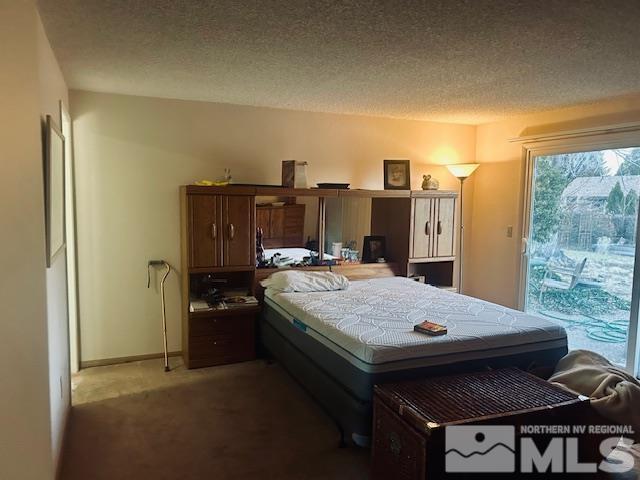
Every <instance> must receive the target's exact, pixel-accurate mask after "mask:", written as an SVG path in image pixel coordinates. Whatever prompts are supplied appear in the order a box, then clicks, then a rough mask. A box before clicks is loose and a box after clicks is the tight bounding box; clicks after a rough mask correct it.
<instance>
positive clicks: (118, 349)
mask: <svg viewBox="0 0 640 480" xmlns="http://www.w3.org/2000/svg"><path fill="white" fill-rule="evenodd" d="M71 108H72V112H71V113H72V117H73V119H74V145H75V161H76V174H77V201H78V248H79V257H78V260H79V268H80V277H79V281H80V332H81V342H82V344H81V351H82V360H83V361H89V360H96V359H106V358H113V357H123V356H131V355H141V354H150V353H157V352H160V351H161V349H162V337H161V330H160V325H161V323H160V311H159V309H160V301H159V297H158V291H157V289H156V288H152V289H150V290H147V288H146V264H147V261H148V260H149V259H152V258H164V259H167V260H168V261H169V262H171V263H172V264H173V265H174V266H179V208H178V186H179V185H181V184H187V183H191V182H193V181H194V180H198V179H202V178H209V179H215V178H218V177H221V176H222V174H223V169H224V167H231V170H232V175H233V178H234V181H236V182H238V183H267V184H279V183H280V162H281V160H284V159H297V160H306V161H308V162H309V167H308V178H309V183H310V184H311V185H313V184H315V183H316V182H321V181H340V182H351V183H352V185H353V186H354V187H359V188H382V160H383V159H385V158H408V159H411V162H412V179H413V187H414V188H420V183H421V180H422V177H421V175H422V174H423V173H432V174H433V175H434V176H435V177H437V178H439V179H440V180H441V186H442V188H445V189H447V188H451V189H455V188H457V182H456V180H455V179H454V178H453V177H451V176H450V175H449V174H448V173H447V172H446V170H445V169H444V168H443V167H438V166H433V165H432V164H445V163H451V162H455V161H473V159H474V156H475V127H472V126H461V125H450V124H437V123H428V122H417V121H404V120H391V119H380V118H367V117H359V116H347V115H330V114H318V113H305V112H294V111H287V110H276V109H267V108H253V107H241V106H231V105H221V104H212V103H203V102H188V101H177V100H166V99H154V98H144V97H132V96H121V95H109V94H96V93H89V92H80V91H72V92H71ZM179 274H181V272H178V275H179ZM167 287H168V292H167V302H168V303H167V305H168V309H167V313H168V322H169V348H170V350H179V349H180V327H179V281H178V276H177V275H173V276H172V277H170V278H169V279H168V281H167Z"/></svg>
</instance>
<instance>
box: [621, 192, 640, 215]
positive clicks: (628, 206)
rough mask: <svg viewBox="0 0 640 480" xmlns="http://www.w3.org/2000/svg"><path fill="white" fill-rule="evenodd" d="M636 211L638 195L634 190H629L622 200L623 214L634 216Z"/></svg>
mask: <svg viewBox="0 0 640 480" xmlns="http://www.w3.org/2000/svg"><path fill="white" fill-rule="evenodd" d="M637 211H638V194H637V193H636V191H635V190H634V189H631V190H629V193H627V196H626V197H625V199H624V214H625V215H634V216H635V214H636V212H637Z"/></svg>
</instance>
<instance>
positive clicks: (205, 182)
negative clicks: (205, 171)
mask: <svg viewBox="0 0 640 480" xmlns="http://www.w3.org/2000/svg"><path fill="white" fill-rule="evenodd" d="M195 183H196V185H198V186H200V187H226V186H227V185H229V181H228V180H218V181H216V182H212V181H211V180H198V181H197V182H195Z"/></svg>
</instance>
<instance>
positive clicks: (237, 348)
mask: <svg viewBox="0 0 640 480" xmlns="http://www.w3.org/2000/svg"><path fill="white" fill-rule="evenodd" d="M219 191H220V190H215V189H211V190H207V189H202V188H197V187H193V186H187V187H182V188H181V190H180V198H181V217H182V221H181V236H182V238H181V240H182V242H181V243H182V255H181V256H182V292H183V294H182V299H183V301H182V354H183V358H184V363H185V365H186V366H187V368H197V367H206V366H211V365H220V364H225V363H233V362H241V361H245V360H251V359H253V358H255V355H256V339H255V323H256V318H257V315H258V313H259V310H260V309H259V307H258V306H252V307H239V308H235V309H229V310H209V311H203V312H190V309H189V305H190V296H191V295H190V293H191V292H192V288H193V287H192V284H193V283H194V281H195V280H196V279H197V278H202V277H203V276H206V277H207V278H208V280H209V281H211V282H212V284H214V285H220V289H224V288H230V289H233V290H236V291H237V290H242V289H244V290H245V291H246V293H249V292H250V291H251V290H252V288H253V282H254V274H255V251H256V243H255V196H254V195H252V194H247V193H246V192H244V190H243V189H242V188H234V189H229V190H227V191H228V192H229V193H226V192H227V191H224V190H223V191H224V192H225V193H224V194H221V193H218V192H219ZM250 193H251V192H250ZM215 282H219V283H215ZM216 288H217V287H216Z"/></svg>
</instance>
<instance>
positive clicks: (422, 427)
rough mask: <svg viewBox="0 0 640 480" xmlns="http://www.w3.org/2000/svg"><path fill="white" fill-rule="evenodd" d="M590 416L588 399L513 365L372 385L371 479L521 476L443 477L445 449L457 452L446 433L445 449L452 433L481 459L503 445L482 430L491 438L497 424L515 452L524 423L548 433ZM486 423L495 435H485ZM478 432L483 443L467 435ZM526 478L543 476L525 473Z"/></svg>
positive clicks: (538, 437) (517, 475) (505, 475)
mask: <svg viewBox="0 0 640 480" xmlns="http://www.w3.org/2000/svg"><path fill="white" fill-rule="evenodd" d="M591 413H592V412H591V407H590V404H589V401H588V399H587V398H585V397H578V396H576V395H574V394H571V393H569V392H566V391H564V390H562V389H560V388H557V387H555V386H553V385H551V384H550V383H548V382H546V381H544V380H542V379H540V378H538V377H535V376H533V375H530V374H528V373H525V372H523V371H521V370H518V369H515V368H513V369H502V370H495V371H486V372H479V373H468V374H461V375H453V376H447V377H437V378H429V379H424V380H418V381H411V382H402V383H396V384H385V385H377V386H376V387H375V395H374V425H373V444H372V478H373V479H374V480H376V479H380V480H382V479H391V478H393V479H397V480H414V479H428V480H433V479H438V478H446V479H454V478H521V477H522V474H521V473H515V474H512V475H509V474H508V473H504V472H502V473H486V474H482V473H477V472H474V473H460V472H458V473H451V472H450V471H449V473H445V472H447V470H448V468H450V465H451V464H446V460H445V458H446V455H447V452H449V453H450V454H452V455H455V454H456V452H455V451H454V450H455V449H453V448H452V445H451V441H452V439H454V437H451V436H450V438H449V441H450V444H449V445H447V444H446V443H447V439H446V435H447V434H449V435H453V433H451V432H454V433H457V435H458V438H460V437H459V435H460V434H462V435H463V437H462V438H463V440H462V442H463V443H465V442H467V440H468V441H470V442H474V441H476V443H477V445H478V447H477V448H476V450H475V452H476V453H477V454H478V455H480V454H485V453H487V451H490V449H491V450H492V449H494V448H497V449H500V448H503V447H504V445H502V446H501V445H499V443H500V442H496V443H494V444H493V445H492V444H491V442H493V441H495V439H491V438H487V439H485V438H484V434H483V433H482V431H485V432H489V433H487V435H489V434H492V432H495V427H500V426H503V427H505V426H506V427H507V431H513V432H514V437H515V440H514V442H513V445H508V448H509V449H510V450H516V449H517V447H515V445H516V443H518V442H519V439H520V438H521V437H522V434H523V432H525V429H526V428H529V427H530V426H541V428H545V427H542V426H545V425H546V426H548V427H547V429H553V428H555V426H556V425H560V426H572V425H580V424H584V423H588V421H589V419H590V418H591ZM460 426H472V428H470V429H466V430H465V429H459V428H458V429H457V430H456V429H451V430H448V427H460ZM489 426H491V428H493V430H491V429H489V430H487V427H489ZM476 427H477V428H476ZM510 427H512V428H510ZM477 429H479V430H480V432H478V433H480V434H481V435H482V438H480V437H476V438H472V435H477V433H474V430H477ZM504 430H505V429H504V428H502V429H498V431H504ZM465 432H470V433H469V438H468V439H466V438H464V435H465V434H466V433H465ZM551 437H552V435H536V436H535V441H536V442H537V443H538V444H540V445H544V444H545V442H548V441H549V439H550V438H551ZM478 439H480V440H482V441H478ZM485 440H486V442H485ZM483 442H485V443H483ZM466 445H468V442H467V443H465V446H466ZM485 447H487V448H485ZM585 448H586V449H588V450H589V451H588V453H587V452H586V451H585V449H583V452H582V453H583V458H585V455H586V456H587V457H589V458H593V455H594V451H593V448H594V447H593V445H589V446H588V447H585ZM460 449H461V450H463V451H462V452H460V453H461V454H462V455H463V457H461V458H462V459H463V460H465V457H464V456H466V455H472V453H471V454H470V453H469V451H468V450H467V451H464V449H463V448H462V447H460ZM494 453H495V452H494ZM507 453H508V452H507ZM512 453H513V459H514V462H515V472H519V471H520V470H519V469H518V468H519V457H518V455H517V452H516V451H513V452H512ZM534 473H535V472H534ZM561 476H562V478H565V477H566V476H564V475H561ZM527 478H542V477H541V476H539V475H534V476H531V474H529V475H528V476H527ZM544 478H546V477H544Z"/></svg>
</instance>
